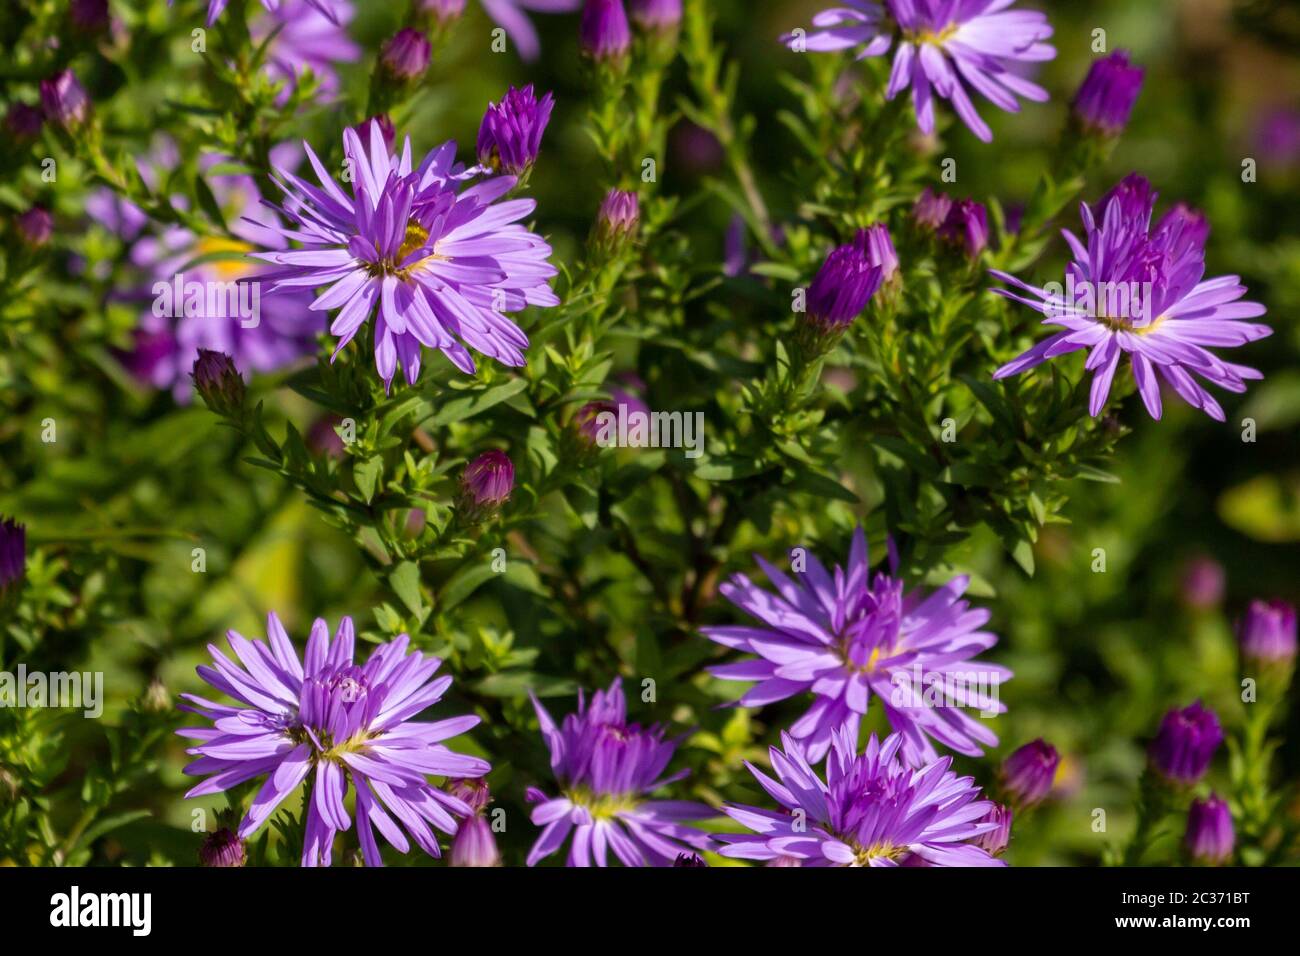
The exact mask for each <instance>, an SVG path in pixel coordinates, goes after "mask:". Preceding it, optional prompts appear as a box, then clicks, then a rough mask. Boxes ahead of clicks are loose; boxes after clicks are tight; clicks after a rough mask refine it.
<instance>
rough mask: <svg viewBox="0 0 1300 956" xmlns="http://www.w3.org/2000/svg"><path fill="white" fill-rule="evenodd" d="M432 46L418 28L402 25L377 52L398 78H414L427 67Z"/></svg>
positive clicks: (387, 68)
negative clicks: (413, 28)
mask: <svg viewBox="0 0 1300 956" xmlns="http://www.w3.org/2000/svg"><path fill="white" fill-rule="evenodd" d="M432 56H433V48H432V47H431V46H430V45H429V39H428V37H426V36H425V35H424V34H423V33H421V32H420V31H419V30H412V29H411V28H410V27H403V28H402V29H400V30H398V31H397V32H396V33H395V34H393V36H391V37H390V38H389V39H388V40H387V41H386V42H385V43H384V46H383V49H382V50H381V51H380V53H379V60H380V62H381V63H383V65H384V69H386V70H387V71H388V72H389V73H391V74H392V75H393V76H395V77H396V78H397V79H399V80H415V79H419V78H420V77H421V76H423V75H424V71H425V70H427V69H428V68H429V60H430V58H431V57H432Z"/></svg>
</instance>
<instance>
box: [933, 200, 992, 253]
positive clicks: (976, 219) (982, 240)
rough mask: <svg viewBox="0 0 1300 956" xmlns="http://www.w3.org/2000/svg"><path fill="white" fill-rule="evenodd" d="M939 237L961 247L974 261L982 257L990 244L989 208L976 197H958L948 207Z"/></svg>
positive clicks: (940, 227)
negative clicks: (976, 199) (981, 254)
mask: <svg viewBox="0 0 1300 956" xmlns="http://www.w3.org/2000/svg"><path fill="white" fill-rule="evenodd" d="M939 238H940V239H944V240H946V241H948V242H951V243H953V244H954V245H956V246H958V247H960V248H961V249H962V250H963V251H964V252H965V253H966V258H968V259H971V260H972V261H973V260H975V259H978V258H979V257H980V253H982V252H983V251H984V250H985V249H986V248H987V247H988V244H989V217H988V210H987V209H985V208H984V204H983V203H979V202H976V201H975V200H974V199H958V200H956V201H954V202H953V203H952V205H951V206H950V207H949V209H948V214H947V216H945V217H944V220H943V224H942V225H940V226H939Z"/></svg>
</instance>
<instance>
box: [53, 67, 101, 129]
mask: <svg viewBox="0 0 1300 956" xmlns="http://www.w3.org/2000/svg"><path fill="white" fill-rule="evenodd" d="M41 108H42V109H44V111H45V115H46V117H47V118H48V119H50V120H52V121H53V122H55V123H58V124H59V125H60V126H63V127H65V128H67V129H72V128H75V127H77V126H80V125H81V124H82V123H84V122H85V121H86V117H88V116H89V115H90V97H88V96H87V95H86V91H85V90H84V89H83V88H82V86H81V84H80V83H79V82H77V76H76V74H75V73H73V72H72V71H71V70H64V71H63V72H62V73H56V74H54V76H52V77H50V78H49V79H46V80H41Z"/></svg>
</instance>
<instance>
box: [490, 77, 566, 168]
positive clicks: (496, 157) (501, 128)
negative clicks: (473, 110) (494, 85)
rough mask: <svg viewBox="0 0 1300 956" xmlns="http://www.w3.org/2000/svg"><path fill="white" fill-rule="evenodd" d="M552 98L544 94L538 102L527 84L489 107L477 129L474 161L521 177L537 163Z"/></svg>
mask: <svg viewBox="0 0 1300 956" xmlns="http://www.w3.org/2000/svg"><path fill="white" fill-rule="evenodd" d="M554 106H555V101H554V98H553V97H552V96H551V94H550V93H547V94H546V95H545V96H543V97H542V98H541V99H540V100H538V99H537V97H536V96H535V95H534V93H533V86H532V84H531V83H530V84H529V85H528V86H525V87H524V88H523V89H522V90H517V89H515V88H514V87H513V86H512V87H510V89H509V90H507V91H506V95H505V96H503V97H502V98H501V102H500V103H489V104H488V108H487V112H485V113H484V114H483V122H482V124H480V126H479V129H478V161H479V162H480V163H482V164H483V165H484V166H488V167H491V168H493V169H500V170H501V171H502V172H505V173H509V174H510V175H511V176H522V175H523V174H524V173H526V172H528V170H530V169H531V168H532V166H533V163H535V162H537V154H538V153H539V152H540V151H541V148H542V134H543V133H544V132H546V124H547V123H549V122H550V120H551V109H552V108H553V107H554Z"/></svg>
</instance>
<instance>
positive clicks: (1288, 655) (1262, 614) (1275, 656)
mask: <svg viewBox="0 0 1300 956" xmlns="http://www.w3.org/2000/svg"><path fill="white" fill-rule="evenodd" d="M1237 646H1238V647H1240V648H1241V656H1242V657H1243V658H1244V659H1245V660H1247V661H1251V662H1252V663H1258V664H1271V663H1273V662H1275V661H1283V662H1285V661H1293V660H1295V655H1296V623H1295V605H1293V604H1288V603H1287V602H1286V601H1251V602H1250V606H1249V607H1247V608H1246V614H1245V616H1243V617H1242V619H1241V620H1240V621H1239V622H1238V623H1237Z"/></svg>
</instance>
